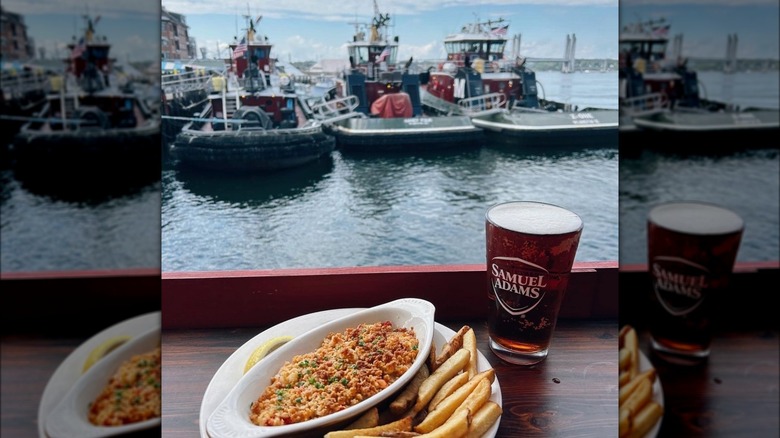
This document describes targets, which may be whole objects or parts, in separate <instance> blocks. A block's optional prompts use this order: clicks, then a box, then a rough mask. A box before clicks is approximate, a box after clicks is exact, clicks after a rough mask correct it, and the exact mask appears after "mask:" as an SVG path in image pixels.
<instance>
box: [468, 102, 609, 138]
mask: <svg viewBox="0 0 780 438" xmlns="http://www.w3.org/2000/svg"><path fill="white" fill-rule="evenodd" d="M618 118H619V117H618V111H617V110H592V111H590V110H582V111H577V112H543V111H502V112H497V113H493V114H486V115H476V116H474V117H473V118H472V121H473V123H474V125H475V126H477V127H480V128H482V129H484V130H485V134H486V135H488V136H489V137H491V138H492V139H494V140H496V141H500V142H502V143H509V144H517V145H520V146H539V147H563V146H567V147H574V146H576V147H617V146H618V126H619V123H618Z"/></svg>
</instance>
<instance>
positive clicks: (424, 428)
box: [414, 377, 490, 433]
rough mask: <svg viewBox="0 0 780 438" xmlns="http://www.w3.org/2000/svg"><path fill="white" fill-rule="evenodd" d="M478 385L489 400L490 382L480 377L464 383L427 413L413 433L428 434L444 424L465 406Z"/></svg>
mask: <svg viewBox="0 0 780 438" xmlns="http://www.w3.org/2000/svg"><path fill="white" fill-rule="evenodd" d="M480 384H482V386H481V388H486V389H487V395H488V396H487V397H486V399H487V398H489V397H490V382H488V380H487V378H485V377H481V378H479V379H471V380H469V381H468V382H466V384H465V385H463V386H461V387H460V388H458V390H457V391H455V392H453V393H452V394H451V395H450V396H449V397H447V398H445V399H444V400H442V401H441V403H439V404H438V405H437V406H436V408H435V409H433V410H431V411H429V412H428V416H426V417H425V420H423V422H422V423H420V424H418V425H417V426H414V431H415V432H419V433H428V432H431V431H432V430H434V429H436V428H437V427H439V426H441V425H442V424H444V422H446V421H447V419H449V418H450V417H451V416H453V414H454V413H455V411H457V410H458V408H459V407H460V406H462V405H464V404H465V401H466V399H467V398H468V397H470V396H471V394H473V393H474V392H475V391H476V389H477V388H478V387H480ZM483 402H484V401H483ZM466 407H468V406H466ZM480 407H481V405H480Z"/></svg>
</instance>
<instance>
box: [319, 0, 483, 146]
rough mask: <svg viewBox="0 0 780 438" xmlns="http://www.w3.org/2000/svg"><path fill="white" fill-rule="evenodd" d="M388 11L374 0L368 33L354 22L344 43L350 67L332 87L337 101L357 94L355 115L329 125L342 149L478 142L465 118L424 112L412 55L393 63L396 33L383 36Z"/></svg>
mask: <svg viewBox="0 0 780 438" xmlns="http://www.w3.org/2000/svg"><path fill="white" fill-rule="evenodd" d="M389 20H390V16H389V14H382V13H380V12H379V9H378V8H377V4H376V1H375V2H374V17H373V20H372V23H371V25H370V35H366V32H365V31H364V30H360V28H359V27H358V26H356V29H355V35H354V37H353V39H352V41H351V42H349V43H348V44H347V50H348V54H349V62H350V68H349V70H348V71H346V72H344V75H343V76H344V79H343V81H341V82H340V83H339V84H338V85H337V88H338V90H337V95H339V96H341V98H342V99H346V98H349V97H356V98H357V102H356V104H355V105H354V106H350V109H352V111H353V113H352V114H353V115H354V117H342V118H341V119H340V120H337V121H335V122H333V123H329V124H328V130H329V132H331V133H333V135H335V136H336V139H337V142H338V146H337V147H338V148H339V149H340V150H344V151H348V152H349V151H354V152H377V151H410V150H412V151H419V150H428V149H441V148H453V147H460V146H477V147H479V146H481V145H482V143H483V140H484V136H483V134H482V130H481V129H479V128H477V127H475V126H474V124H473V123H472V122H471V120H470V118H469V117H468V116H465V115H462V114H456V115H438V114H429V113H426V112H424V111H423V106H422V101H421V98H420V82H419V81H420V79H419V75H418V74H416V73H411V72H410V66H411V64H412V61H413V59H412V58H410V59H409V60H408V61H406V62H405V63H404V64H403V65H399V64H398V63H397V61H396V57H397V53H398V37H397V36H396V37H394V38H392V39H391V38H390V37H389V35H388V31H387V28H388V22H389Z"/></svg>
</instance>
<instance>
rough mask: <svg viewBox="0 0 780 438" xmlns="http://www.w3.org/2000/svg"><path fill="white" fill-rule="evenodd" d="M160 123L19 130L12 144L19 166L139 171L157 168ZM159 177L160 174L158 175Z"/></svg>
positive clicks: (158, 166) (14, 158)
mask: <svg viewBox="0 0 780 438" xmlns="http://www.w3.org/2000/svg"><path fill="white" fill-rule="evenodd" d="M160 141H161V134H160V125H159V123H151V124H149V125H147V126H144V127H139V128H133V129H94V130H80V131H48V132H46V131H36V130H27V129H25V128H22V130H21V131H20V132H19V133H18V134H17V135H16V136H15V138H14V142H13V143H12V153H13V160H14V164H15V165H16V166H19V167H37V168H50V167H51V168H62V167H65V166H70V167H71V169H74V170H75V169H80V170H83V169H90V168H95V167H96V166H100V167H105V168H110V167H117V166H121V167H124V168H133V170H134V171H136V172H138V171H141V170H143V169H146V168H152V169H153V170H152V171H153V172H154V171H156V172H158V173H159V169H160V152H161V149H160ZM158 178H159V175H158Z"/></svg>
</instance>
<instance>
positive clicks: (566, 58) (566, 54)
mask: <svg viewBox="0 0 780 438" xmlns="http://www.w3.org/2000/svg"><path fill="white" fill-rule="evenodd" d="M521 39H522V34H516V35H515V36H514V37H513V38H512V58H517V57H518V56H522V55H521V54H520V43H521ZM576 46H577V36H576V35H574V34H571V35H566V49H565V50H564V51H563V57H562V58H537V57H527V58H526V60H527V61H528V62H556V63H560V64H561V72H562V73H572V72H574V71H576V70H577V65H576V59H575V56H574V54H575V49H576Z"/></svg>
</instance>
